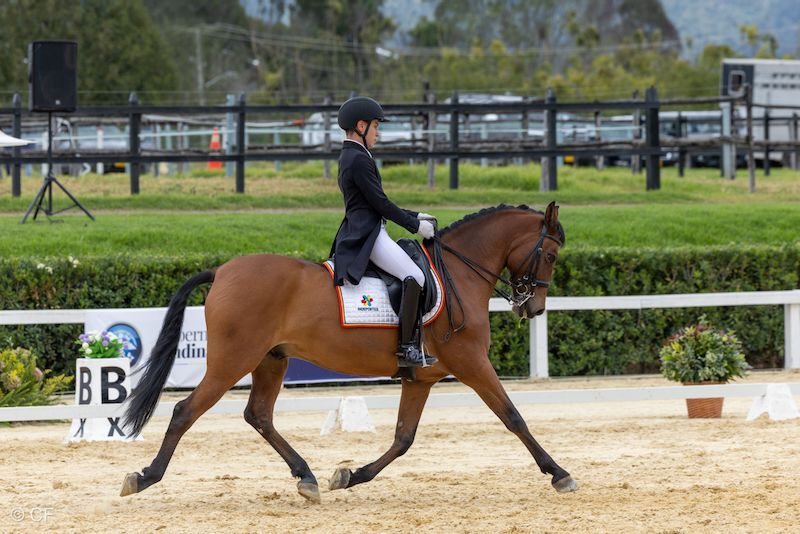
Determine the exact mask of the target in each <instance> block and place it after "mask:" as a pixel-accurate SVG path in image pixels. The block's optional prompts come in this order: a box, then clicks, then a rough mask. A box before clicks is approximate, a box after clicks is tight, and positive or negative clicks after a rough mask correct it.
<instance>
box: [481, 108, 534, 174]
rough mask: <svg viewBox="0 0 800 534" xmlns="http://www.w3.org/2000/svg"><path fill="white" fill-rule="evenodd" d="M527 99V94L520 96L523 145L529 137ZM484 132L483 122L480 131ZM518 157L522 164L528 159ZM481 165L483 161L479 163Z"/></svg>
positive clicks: (487, 136)
mask: <svg viewBox="0 0 800 534" xmlns="http://www.w3.org/2000/svg"><path fill="white" fill-rule="evenodd" d="M529 100H530V98H528V97H527V96H525V97H523V98H522V103H523V104H525V107H524V108H523V109H522V144H523V145H525V144H527V143H528V139H529V137H530V136H529V135H528V130H530V124H531V122H530V114H529V113H528V107H527V104H528V102H529ZM484 132H486V124H485V123H484V129H483V130H482V131H481V134H483V133H484ZM488 138H489V135H488V132H486V139H488ZM520 159H521V163H522V164H523V165H525V164H526V163H528V161H529V160H528V158H526V157H522V158H520ZM482 161H486V159H485V158H484V159H483V160H482ZM481 165H483V163H481Z"/></svg>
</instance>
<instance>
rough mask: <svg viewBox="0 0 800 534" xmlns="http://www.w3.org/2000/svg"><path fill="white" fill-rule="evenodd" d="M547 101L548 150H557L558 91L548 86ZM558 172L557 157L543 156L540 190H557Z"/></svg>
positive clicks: (546, 132)
mask: <svg viewBox="0 0 800 534" xmlns="http://www.w3.org/2000/svg"><path fill="white" fill-rule="evenodd" d="M545 103H546V104H547V109H546V110H545V113H544V119H545V141H546V144H547V149H548V150H555V149H556V148H557V142H556V93H555V92H554V91H553V90H552V89H550V88H548V89H547V92H546V93H545ZM556 173H557V171H556V157H555V156H547V157H544V158H542V177H541V180H540V182H539V190H540V191H555V190H557V189H558V175H557V174H556Z"/></svg>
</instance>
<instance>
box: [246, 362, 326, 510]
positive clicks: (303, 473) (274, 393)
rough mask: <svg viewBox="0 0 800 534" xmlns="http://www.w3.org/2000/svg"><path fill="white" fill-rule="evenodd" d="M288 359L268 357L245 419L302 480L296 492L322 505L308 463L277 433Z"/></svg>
mask: <svg viewBox="0 0 800 534" xmlns="http://www.w3.org/2000/svg"><path fill="white" fill-rule="evenodd" d="M287 366H288V359H287V358H283V357H275V356H274V355H273V354H272V353H270V354H268V355H267V356H266V357H265V358H264V360H263V361H262V362H261V364H260V365H259V366H258V367H257V368H256V369H255V371H253V387H252V389H251V390H250V400H249V401H248V403H247V408H245V410H244V418H245V420H246V421H247V422H248V423H250V425H251V426H252V427H253V428H255V429H256V430H257V431H258V433H259V434H261V435H262V436H263V437H264V439H265V440H267V442H268V443H269V444H270V445H272V447H273V448H274V449H275V451H276V452H277V453H278V454H280V456H281V458H283V460H284V461H285V462H286V463H287V464H288V466H289V469H290V470H291V473H292V476H294V477H295V478H299V479H300V480H299V481H298V482H297V491H298V492H299V493H300V495H302V496H303V497H305V498H306V499H308V500H309V501H312V502H315V503H319V502H320V496H319V486H318V485H317V479H316V478H315V477H314V474H313V473H312V472H311V469H310V468H309V467H308V464H307V463H306V461H305V460H303V458H302V457H301V456H300V455H299V454H298V453H297V452H296V451H295V450H294V449H293V448H292V446H291V445H289V443H287V442H286V440H285V439H283V437H282V436H281V435H280V434H278V432H277V430H275V426H274V425H273V424H272V414H273V411H274V408H275V400H276V399H277V398H278V393H280V391H281V384H282V383H283V375H284V374H286V367H287Z"/></svg>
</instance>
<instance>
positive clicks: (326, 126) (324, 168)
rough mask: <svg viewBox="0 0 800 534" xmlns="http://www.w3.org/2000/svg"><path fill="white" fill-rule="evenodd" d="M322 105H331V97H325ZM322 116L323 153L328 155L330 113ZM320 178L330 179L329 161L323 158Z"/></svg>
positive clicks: (329, 146) (329, 148) (329, 147)
mask: <svg viewBox="0 0 800 534" xmlns="http://www.w3.org/2000/svg"><path fill="white" fill-rule="evenodd" d="M324 104H325V105H326V106H330V105H331V97H330V95H329V96H326V97H325V100H324ZM322 115H323V123H322V124H323V126H322V127H323V128H324V129H325V135H324V136H323V139H324V145H325V153H326V154H327V153H329V152H330V151H331V112H330V111H326V112H325V113H323V114H322ZM322 176H323V177H324V178H327V179H330V177H331V160H330V159H328V158H325V160H323V162H322Z"/></svg>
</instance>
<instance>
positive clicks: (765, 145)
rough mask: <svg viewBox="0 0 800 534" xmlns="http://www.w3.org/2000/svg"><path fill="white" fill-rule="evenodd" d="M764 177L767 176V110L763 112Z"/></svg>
mask: <svg viewBox="0 0 800 534" xmlns="http://www.w3.org/2000/svg"><path fill="white" fill-rule="evenodd" d="M763 122H764V176H769V167H770V161H769V123H770V116H769V109H765V110H764V121H763Z"/></svg>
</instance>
